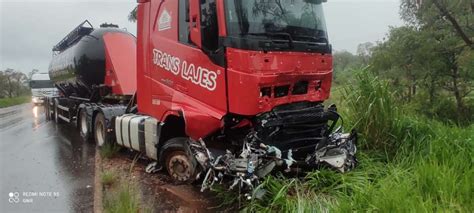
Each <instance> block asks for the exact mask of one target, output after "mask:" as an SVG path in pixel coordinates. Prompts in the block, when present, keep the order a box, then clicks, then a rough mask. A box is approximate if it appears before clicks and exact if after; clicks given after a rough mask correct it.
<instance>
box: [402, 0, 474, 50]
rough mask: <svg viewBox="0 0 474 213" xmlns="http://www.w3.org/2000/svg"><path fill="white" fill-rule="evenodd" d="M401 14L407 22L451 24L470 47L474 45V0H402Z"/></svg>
mask: <svg viewBox="0 0 474 213" xmlns="http://www.w3.org/2000/svg"><path fill="white" fill-rule="evenodd" d="M400 8H401V16H402V19H403V20H405V21H406V22H407V23H409V24H412V25H415V26H419V27H430V26H433V25H436V24H437V23H439V22H442V23H444V24H445V25H449V27H450V29H451V30H452V31H454V32H455V33H456V34H457V35H458V36H459V37H460V38H461V39H462V41H463V42H464V43H465V45H466V46H468V47H469V48H471V49H472V48H474V46H473V41H472V38H473V33H474V28H473V27H472V22H473V21H474V20H472V19H473V18H474V1H472V0H423V1H422V0H402V2H401V7H400Z"/></svg>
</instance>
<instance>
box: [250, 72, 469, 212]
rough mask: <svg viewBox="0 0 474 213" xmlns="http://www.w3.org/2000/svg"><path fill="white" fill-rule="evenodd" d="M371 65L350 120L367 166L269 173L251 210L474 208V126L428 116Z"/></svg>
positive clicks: (350, 101)
mask: <svg viewBox="0 0 474 213" xmlns="http://www.w3.org/2000/svg"><path fill="white" fill-rule="evenodd" d="M390 91H391V90H390V88H389V87H388V85H387V84H386V83H385V82H383V81H381V80H379V79H377V78H376V77H374V76H372V75H370V74H369V73H367V72H365V71H359V74H358V75H357V81H356V82H355V83H354V84H353V85H351V86H348V87H347V88H346V89H345V92H344V93H343V95H344V100H345V102H344V103H342V105H340V107H339V108H345V110H344V114H345V116H346V119H345V120H349V121H350V122H351V123H352V126H354V127H355V128H357V129H358V130H359V132H360V136H361V137H360V138H361V142H360V144H359V148H360V150H359V153H358V156H357V157H358V159H359V162H360V163H359V166H358V167H357V168H356V169H355V170H354V171H351V172H349V173H345V174H341V173H338V172H335V171H330V170H321V171H314V172H310V173H309V174H308V175H307V176H306V177H305V178H303V179H285V178H281V177H268V178H267V179H266V180H265V181H264V182H263V183H262V185H261V186H260V187H261V188H263V189H265V190H266V194H265V196H264V197H263V199H261V200H257V199H256V200H253V201H251V202H250V203H249V205H247V207H246V208H245V209H244V211H252V212H253V211H264V212H273V211H280V212H320V211H334V212H353V211H359V212H366V211H376V212H433V211H434V212H474V199H473V198H474V186H473V180H474V167H473V162H474V154H473V153H474V126H473V125H471V126H470V127H468V128H460V127H456V126H447V125H445V124H442V123H440V122H437V121H433V120H430V119H427V118H423V117H420V116H418V115H415V114H413V112H411V111H408V110H405V109H404V108H403V107H401V106H399V104H398V103H397V102H396V101H395V99H394V94H392V93H391V92H390Z"/></svg>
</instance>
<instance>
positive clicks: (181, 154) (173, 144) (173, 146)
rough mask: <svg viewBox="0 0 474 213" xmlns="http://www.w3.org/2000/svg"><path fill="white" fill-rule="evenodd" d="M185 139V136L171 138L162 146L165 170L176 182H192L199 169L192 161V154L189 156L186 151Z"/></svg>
mask: <svg viewBox="0 0 474 213" xmlns="http://www.w3.org/2000/svg"><path fill="white" fill-rule="evenodd" d="M187 140H188V139H187V138H172V139H170V140H168V141H167V142H166V143H165V145H164V147H163V148H162V149H164V150H163V151H162V153H163V155H164V156H163V157H164V159H163V161H164V162H163V163H164V166H165V167H166V171H167V172H168V174H169V175H170V177H171V178H173V180H175V181H176V182H178V183H192V182H194V181H195V180H196V175H197V173H198V170H199V169H198V167H197V165H196V164H195V163H193V156H189V154H188V152H186V147H185V146H186V144H187V143H186V142H187Z"/></svg>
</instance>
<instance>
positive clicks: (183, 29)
mask: <svg viewBox="0 0 474 213" xmlns="http://www.w3.org/2000/svg"><path fill="white" fill-rule="evenodd" d="M179 42H181V43H183V44H192V42H191V39H190V38H189V0H179Z"/></svg>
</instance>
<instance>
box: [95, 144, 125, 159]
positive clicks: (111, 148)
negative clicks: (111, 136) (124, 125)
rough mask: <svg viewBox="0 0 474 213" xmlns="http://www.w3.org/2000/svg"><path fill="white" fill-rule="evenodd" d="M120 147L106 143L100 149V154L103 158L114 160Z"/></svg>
mask: <svg viewBox="0 0 474 213" xmlns="http://www.w3.org/2000/svg"><path fill="white" fill-rule="evenodd" d="M119 151H120V146H118V145H117V144H115V143H106V144H104V146H102V147H100V148H99V153H100V156H101V157H102V158H112V157H114V156H116V155H117V154H118V152H119Z"/></svg>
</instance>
